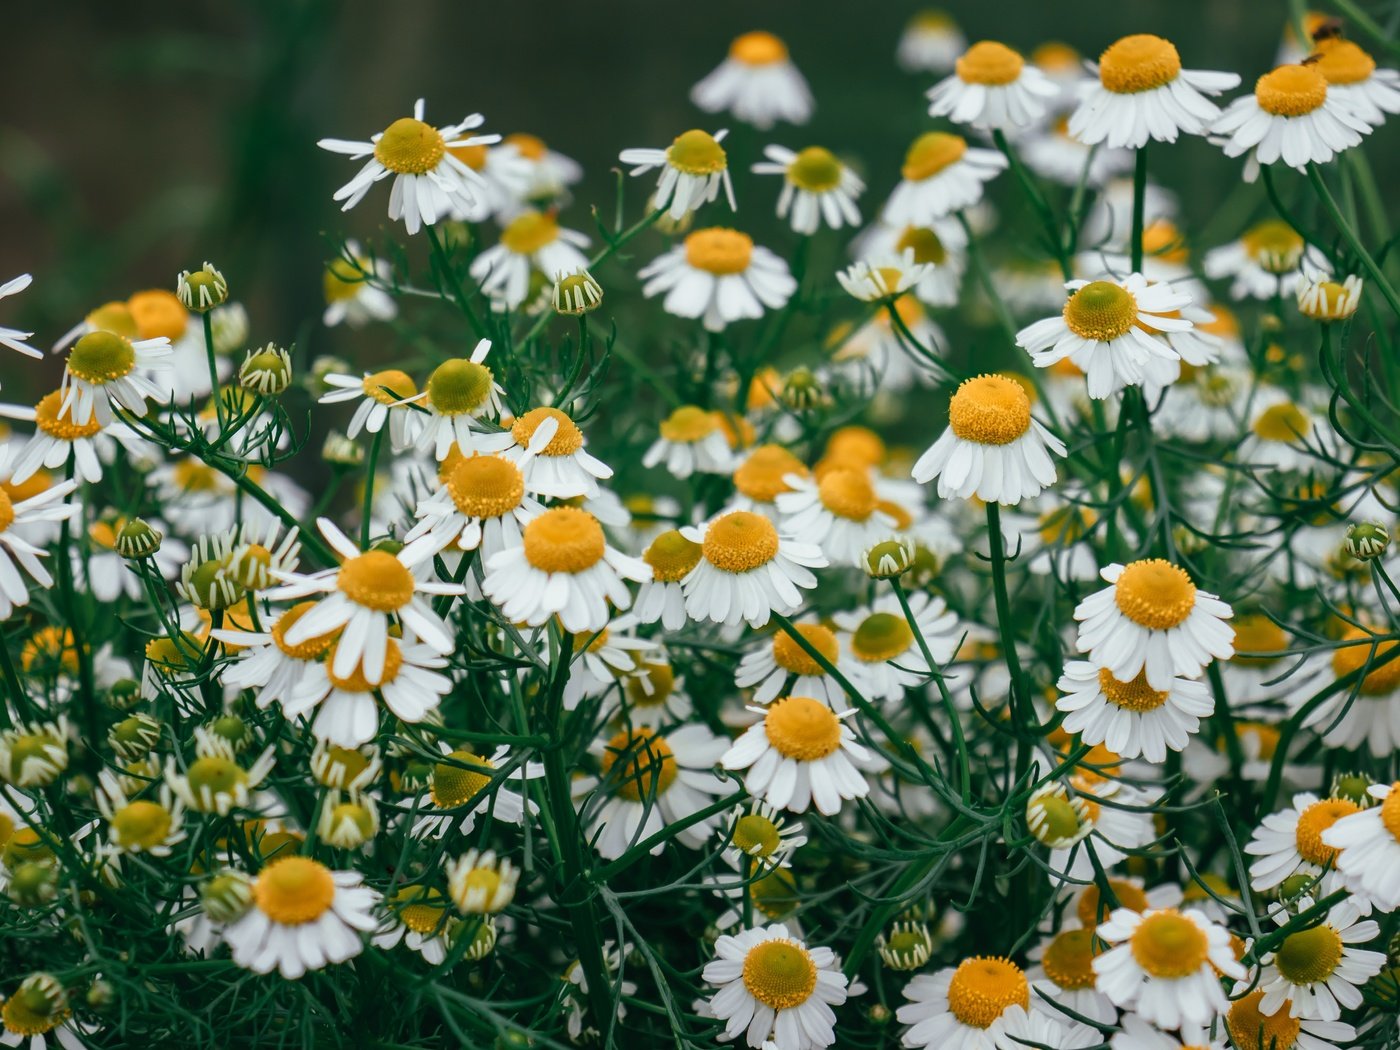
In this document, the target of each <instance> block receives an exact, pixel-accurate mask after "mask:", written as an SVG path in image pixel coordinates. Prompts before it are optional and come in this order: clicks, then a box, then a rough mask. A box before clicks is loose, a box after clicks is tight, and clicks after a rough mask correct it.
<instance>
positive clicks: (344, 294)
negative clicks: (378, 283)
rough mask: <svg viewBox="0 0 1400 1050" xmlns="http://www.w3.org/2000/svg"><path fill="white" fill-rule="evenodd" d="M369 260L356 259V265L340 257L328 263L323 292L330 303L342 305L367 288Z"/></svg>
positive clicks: (323, 276)
mask: <svg viewBox="0 0 1400 1050" xmlns="http://www.w3.org/2000/svg"><path fill="white" fill-rule="evenodd" d="M370 272H371V271H370V263H369V260H368V259H366V258H363V257H361V256H356V257H355V265H353V266H352V265H351V264H350V260H348V259H343V258H341V257H339V256H337V257H336V258H334V259H332V260H331V261H330V262H328V263H326V270H325V273H323V274H322V275H321V290H322V293H323V294H324V295H325V297H326V302H328V303H340V302H345V301H346V300H349V299H353V298H355V296H357V295H359V294H360V290H361V289H363V288H364V287H365V275H366V274H368V273H370Z"/></svg>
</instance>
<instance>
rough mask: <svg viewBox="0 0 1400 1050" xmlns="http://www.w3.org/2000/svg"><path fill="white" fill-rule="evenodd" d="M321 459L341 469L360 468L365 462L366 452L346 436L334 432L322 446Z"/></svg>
mask: <svg viewBox="0 0 1400 1050" xmlns="http://www.w3.org/2000/svg"><path fill="white" fill-rule="evenodd" d="M321 458H322V459H324V460H325V461H326V462H327V463H331V464H334V465H336V466H339V467H358V466H359V465H360V464H361V463H363V462H364V461H365V450H364V449H362V448H361V447H360V446H359V445H357V444H355V442H353V441H351V440H350V439H349V438H348V437H346V436H345V435H344V434H341V433H339V432H338V431H335V430H332V431H331V432H330V433H329V434H327V435H326V441H325V444H323V445H322V446H321Z"/></svg>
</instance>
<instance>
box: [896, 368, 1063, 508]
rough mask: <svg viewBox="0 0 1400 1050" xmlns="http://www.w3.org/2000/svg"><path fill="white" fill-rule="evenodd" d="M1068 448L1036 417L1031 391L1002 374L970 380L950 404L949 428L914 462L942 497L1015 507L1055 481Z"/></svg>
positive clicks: (918, 477) (916, 474) (920, 478)
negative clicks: (1058, 459)
mask: <svg viewBox="0 0 1400 1050" xmlns="http://www.w3.org/2000/svg"><path fill="white" fill-rule="evenodd" d="M1064 454H1065V446H1064V443H1063V442H1062V441H1060V439H1059V438H1057V437H1055V435H1053V434H1051V433H1050V431H1048V430H1046V429H1045V427H1043V426H1042V425H1041V424H1040V422H1039V421H1038V420H1036V419H1035V418H1034V417H1033V416H1032V415H1031V402H1030V398H1029V396H1028V395H1027V394H1026V388H1025V387H1024V386H1022V385H1021V384H1020V383H1018V382H1017V381H1016V380H1014V379H1010V378H1008V377H1007V376H1003V375H980V376H977V377H975V378H973V379H966V380H964V381H963V382H962V384H961V385H959V387H958V389H957V391H956V392H955V393H954V394H953V396H952V397H951V398H950V399H949V402H948V429H947V430H945V431H943V433H942V435H941V436H940V437H939V439H938V440H937V441H936V442H934V443H933V445H932V446H931V447H930V448H929V449H928V450H927V451H926V452H924V454H923V455H922V456H920V457H919V459H918V461H917V462H916V463H915V464H914V469H913V471H912V475H913V478H914V480H915V481H917V482H919V483H920V484H925V485H926V484H928V483H929V482H930V481H932V480H933V479H934V478H937V479H938V495H939V497H940V498H942V499H948V498H949V497H951V496H956V497H958V498H959V499H968V498H970V497H972V496H976V497H977V498H978V499H981V500H985V501H987V502H993V501H995V502H997V503H1003V504H1016V503H1019V502H1020V501H1021V500H1023V499H1029V498H1031V497H1033V496H1038V495H1039V494H1040V492H1041V490H1042V489H1044V488H1047V487H1048V486H1050V485H1053V484H1054V483H1055V479H1056V476H1057V475H1056V472H1055V463H1054V460H1053V459H1052V458H1051V456H1052V455H1055V456H1063V455H1064Z"/></svg>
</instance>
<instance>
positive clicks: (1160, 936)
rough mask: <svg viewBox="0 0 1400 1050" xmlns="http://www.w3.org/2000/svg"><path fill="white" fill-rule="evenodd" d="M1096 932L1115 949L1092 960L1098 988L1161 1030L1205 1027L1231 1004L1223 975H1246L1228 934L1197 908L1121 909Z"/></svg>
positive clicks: (1099, 926) (1119, 1004) (1119, 1005)
mask: <svg viewBox="0 0 1400 1050" xmlns="http://www.w3.org/2000/svg"><path fill="white" fill-rule="evenodd" d="M1095 934H1096V936H1098V937H1099V938H1100V939H1101V940H1103V941H1105V942H1106V943H1107V944H1108V945H1109V949H1108V950H1107V951H1106V952H1104V953H1103V954H1102V955H1100V956H1098V957H1097V958H1095V959H1094V972H1095V973H1096V974H1098V978H1099V990H1100V991H1101V992H1103V993H1104V995H1106V996H1108V997H1109V998H1110V999H1111V1000H1113V1002H1114V1004H1116V1005H1117V1006H1118V1007H1120V1008H1121V1009H1124V1010H1136V1011H1137V1013H1138V1014H1139V1015H1140V1016H1141V1017H1142V1018H1143V1020H1145V1021H1148V1022H1150V1023H1151V1024H1155V1025H1159V1026H1161V1027H1162V1028H1181V1027H1183V1026H1186V1027H1189V1028H1194V1029H1204V1028H1205V1027H1207V1026H1208V1025H1209V1024H1210V1023H1211V1021H1212V1020H1214V1019H1215V1018H1216V1017H1217V1016H1219V1015H1220V1014H1223V1013H1224V1012H1225V1011H1226V1009H1227V1008H1228V1005H1229V1004H1228V1002H1227V1001H1226V999H1225V992H1224V990H1223V989H1221V987H1220V975H1221V974H1224V975H1226V976H1228V977H1235V978H1242V977H1244V975H1245V969H1244V967H1243V966H1241V965H1240V964H1239V963H1238V962H1236V961H1235V953H1234V950H1233V948H1232V947H1231V945H1230V931H1229V930H1227V929H1226V928H1225V927H1224V926H1220V925H1217V924H1216V923H1213V922H1211V921H1210V920H1209V919H1208V918H1206V917H1205V915H1203V914H1202V913H1201V912H1199V911H1195V910H1192V909H1187V910H1186V911H1178V910H1177V909H1175V908H1162V909H1160V910H1154V911H1146V912H1142V913H1138V912H1135V911H1132V910H1131V909H1129V908H1119V909H1117V910H1116V911H1114V912H1113V914H1112V915H1110V916H1109V918H1108V921H1107V922H1102V923H1100V924H1099V925H1098V927H1097V929H1096V930H1095Z"/></svg>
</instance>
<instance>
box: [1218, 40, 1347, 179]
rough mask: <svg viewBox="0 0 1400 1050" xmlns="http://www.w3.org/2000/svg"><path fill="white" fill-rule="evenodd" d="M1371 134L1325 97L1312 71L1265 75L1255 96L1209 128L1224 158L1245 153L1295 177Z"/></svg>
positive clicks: (1283, 69) (1342, 105)
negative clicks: (1280, 164)
mask: <svg viewBox="0 0 1400 1050" xmlns="http://www.w3.org/2000/svg"><path fill="white" fill-rule="evenodd" d="M1370 130H1371V127H1370V125H1368V124H1367V123H1366V122H1365V121H1364V120H1362V119H1361V118H1360V117H1359V116H1357V115H1356V114H1355V113H1353V112H1352V110H1351V107H1350V106H1349V105H1348V104H1347V103H1346V102H1345V101H1343V100H1342V99H1339V98H1337V97H1335V96H1333V95H1330V94H1329V93H1328V90H1327V78H1326V77H1324V76H1323V75H1322V72H1321V70H1319V69H1317V68H1316V67H1315V66H1313V65H1300V66H1279V67H1278V68H1277V69H1275V70H1274V71H1273V72H1272V73H1265V74H1264V75H1263V76H1262V77H1260V78H1259V79H1258V81H1256V82H1255V85H1254V93H1253V94H1252V95H1245V96H1243V97H1242V98H1237V99H1235V101H1234V102H1232V103H1230V107H1229V108H1228V109H1226V110H1225V112H1224V113H1222V114H1221V115H1220V117H1219V118H1218V119H1217V120H1216V121H1215V123H1214V125H1213V126H1212V128H1211V131H1212V132H1214V133H1215V134H1216V135H1217V136H1219V137H1220V139H1221V141H1222V144H1223V148H1224V150H1225V156H1227V157H1238V156H1241V155H1242V154H1245V153H1248V154H1249V156H1250V159H1251V160H1253V161H1255V162H1257V163H1259V164H1276V163H1277V162H1278V161H1280V160H1282V161H1283V162H1284V163H1285V164H1287V165H1289V166H1290V167H1293V168H1297V169H1298V170H1299V171H1304V170H1305V169H1306V168H1307V166H1308V165H1309V164H1326V163H1327V162H1328V161H1330V160H1331V159H1332V158H1333V156H1335V155H1336V154H1338V153H1340V152H1342V151H1343V150H1346V149H1350V148H1351V147H1352V146H1357V145H1360V144H1361V137H1362V136H1363V135H1365V134H1366V133H1367V132H1369V131H1370Z"/></svg>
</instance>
